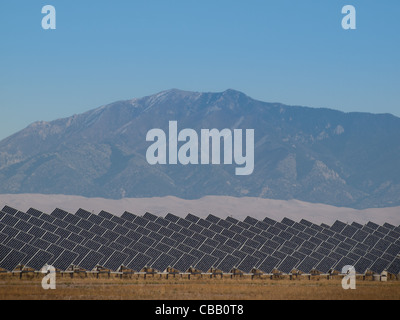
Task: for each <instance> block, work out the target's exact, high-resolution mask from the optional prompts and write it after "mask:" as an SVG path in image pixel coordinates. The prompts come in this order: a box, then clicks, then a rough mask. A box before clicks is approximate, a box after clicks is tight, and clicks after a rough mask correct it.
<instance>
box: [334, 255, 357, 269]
mask: <svg viewBox="0 0 400 320" xmlns="http://www.w3.org/2000/svg"><path fill="white" fill-rule="evenodd" d="M355 262H356V261H354V260H353V259H350V258H349V257H343V258H342V259H340V261H339V262H338V264H337V265H336V266H335V270H336V271H338V272H342V270H343V268H344V267H345V266H354V264H355ZM356 271H357V269H356Z"/></svg>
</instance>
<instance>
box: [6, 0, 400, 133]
mask: <svg viewBox="0 0 400 320" xmlns="http://www.w3.org/2000/svg"><path fill="white" fill-rule="evenodd" d="M46 4H50V5H53V6H55V8H56V10H57V30H54V31H44V30H42V28H41V20H42V17H43V15H42V13H41V9H42V7H43V6H44V5H46ZM346 4H352V5H354V6H355V7H356V9H357V30H354V31H345V30H343V29H342V27H341V20H342V17H343V15H342V13H341V9H342V7H343V6H344V5H346ZM399 17H400V1H398V0H382V1H371V0H346V1H342V0H324V1H322V0H274V1H270V0H250V1H249V0H247V1H244V0H243V1H242V0H240V1H239V0H140V1H138V0H116V1H93V0H82V1H78V0H68V1H67V0H47V1H37V0H23V1H22V0H1V1H0V119H1V120H2V121H1V125H0V139H2V138H4V137H6V136H8V135H10V134H12V133H15V132H16V131H18V130H21V129H23V128H24V127H26V126H27V125H28V124H30V123H32V122H34V121H37V120H45V121H50V120H54V119H56V118H61V117H66V116H70V115H73V114H76V113H82V112H84V111H87V110H89V109H93V108H96V107H98V106H101V105H104V104H107V103H110V102H114V101H116V100H123V99H130V98H134V97H142V96H145V95H149V94H153V93H157V92H159V91H163V90H166V89H171V88H179V89H183V90H192V91H216V92H218V91H224V90H225V89H228V88H232V89H236V90H240V91H243V92H245V93H246V94H248V95H249V96H251V97H253V98H256V99H260V100H264V101H269V102H282V103H286V104H291V105H306V106H310V107H328V108H334V109H339V110H343V111H365V112H373V113H392V114H395V115H397V116H400V105H399V96H400V94H399V92H400V59H399V57H400V18H399Z"/></svg>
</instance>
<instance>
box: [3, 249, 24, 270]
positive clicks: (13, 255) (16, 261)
mask: <svg viewBox="0 0 400 320" xmlns="http://www.w3.org/2000/svg"><path fill="white" fill-rule="evenodd" d="M25 256H26V255H25V254H24V253H22V252H18V251H16V250H13V249H11V248H7V247H5V246H3V245H0V268H1V269H4V270H7V271H13V270H15V268H17V267H18V266H19V265H20V264H21V262H22V261H23V260H24V258H25Z"/></svg>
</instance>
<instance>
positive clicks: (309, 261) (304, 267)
mask: <svg viewBox="0 0 400 320" xmlns="http://www.w3.org/2000/svg"><path fill="white" fill-rule="evenodd" d="M318 263H319V261H318V260H317V259H314V258H311V257H306V258H304V260H302V262H301V263H300V264H299V265H298V266H297V267H296V268H297V270H298V271H300V272H303V273H311V271H312V270H314V268H315V267H316V266H317V264H318Z"/></svg>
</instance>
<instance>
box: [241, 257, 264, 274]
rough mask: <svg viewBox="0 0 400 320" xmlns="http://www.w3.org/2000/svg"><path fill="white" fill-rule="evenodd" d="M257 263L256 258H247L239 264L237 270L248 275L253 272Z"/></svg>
mask: <svg viewBox="0 0 400 320" xmlns="http://www.w3.org/2000/svg"><path fill="white" fill-rule="evenodd" d="M258 263H259V260H258V259H257V258H255V257H252V256H247V257H245V258H244V259H243V260H242V261H241V262H240V264H239V265H238V267H237V269H238V270H240V271H242V272H244V273H250V272H252V271H253V269H256V268H257V265H258Z"/></svg>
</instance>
